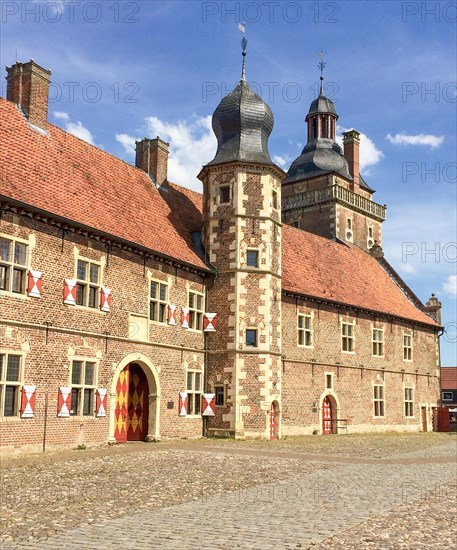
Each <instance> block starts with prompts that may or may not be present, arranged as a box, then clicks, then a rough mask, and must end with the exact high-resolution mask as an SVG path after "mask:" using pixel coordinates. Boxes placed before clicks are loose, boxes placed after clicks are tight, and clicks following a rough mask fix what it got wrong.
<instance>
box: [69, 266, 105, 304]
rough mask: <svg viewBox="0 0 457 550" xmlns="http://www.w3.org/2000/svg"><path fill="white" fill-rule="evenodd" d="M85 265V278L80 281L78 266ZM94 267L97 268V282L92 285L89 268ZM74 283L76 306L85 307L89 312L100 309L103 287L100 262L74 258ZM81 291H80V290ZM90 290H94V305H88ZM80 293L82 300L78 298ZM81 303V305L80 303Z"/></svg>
mask: <svg viewBox="0 0 457 550" xmlns="http://www.w3.org/2000/svg"><path fill="white" fill-rule="evenodd" d="M80 262H81V263H84V264H86V268H85V275H86V278H85V279H82V278H80V277H79V264H80ZM92 266H96V267H97V268H98V282H97V283H94V281H91V267H92ZM75 281H76V305H77V306H79V307H85V308H88V309H91V310H94V309H95V310H97V309H100V293H101V288H102V286H103V284H102V281H103V268H102V262H100V261H97V260H90V259H89V258H82V257H78V258H76V268H75ZM80 289H82V290H80ZM91 290H94V291H95V292H94V305H90V302H91ZM80 292H82V300H81V297H80ZM81 302H82V303H81Z"/></svg>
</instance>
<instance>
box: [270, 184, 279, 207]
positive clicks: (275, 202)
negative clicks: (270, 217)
mask: <svg viewBox="0 0 457 550" xmlns="http://www.w3.org/2000/svg"><path fill="white" fill-rule="evenodd" d="M271 202H272V205H273V208H274V209H275V210H277V209H278V192H277V191H276V190H275V189H272V190H271Z"/></svg>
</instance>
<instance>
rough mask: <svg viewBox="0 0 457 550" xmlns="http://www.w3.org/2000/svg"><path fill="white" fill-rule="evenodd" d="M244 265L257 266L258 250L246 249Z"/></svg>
mask: <svg viewBox="0 0 457 550" xmlns="http://www.w3.org/2000/svg"><path fill="white" fill-rule="evenodd" d="M246 265H248V266H249V267H259V252H258V251H257V250H248V251H247V252H246Z"/></svg>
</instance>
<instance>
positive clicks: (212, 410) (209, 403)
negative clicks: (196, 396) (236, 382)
mask: <svg viewBox="0 0 457 550" xmlns="http://www.w3.org/2000/svg"><path fill="white" fill-rule="evenodd" d="M215 414H216V395H215V394H214V393H204V394H202V416H214V415H215Z"/></svg>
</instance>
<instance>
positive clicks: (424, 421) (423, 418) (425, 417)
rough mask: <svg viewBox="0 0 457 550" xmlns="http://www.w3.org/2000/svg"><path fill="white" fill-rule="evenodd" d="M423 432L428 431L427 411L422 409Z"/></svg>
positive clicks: (424, 408)
mask: <svg viewBox="0 0 457 550" xmlns="http://www.w3.org/2000/svg"><path fill="white" fill-rule="evenodd" d="M422 431H423V432H426V431H427V409H426V407H422Z"/></svg>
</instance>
